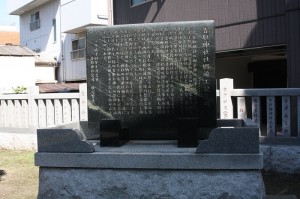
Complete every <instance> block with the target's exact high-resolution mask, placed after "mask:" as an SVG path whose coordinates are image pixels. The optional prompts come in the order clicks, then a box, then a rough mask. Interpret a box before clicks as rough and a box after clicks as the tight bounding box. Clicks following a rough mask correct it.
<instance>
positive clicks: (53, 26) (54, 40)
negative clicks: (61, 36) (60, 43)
mask: <svg viewBox="0 0 300 199" xmlns="http://www.w3.org/2000/svg"><path fill="white" fill-rule="evenodd" d="M52 28H53V42H56V19H52Z"/></svg>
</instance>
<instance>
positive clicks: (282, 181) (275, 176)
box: [262, 171, 300, 198]
mask: <svg viewBox="0 0 300 199" xmlns="http://www.w3.org/2000/svg"><path fill="white" fill-rule="evenodd" d="M262 176H263V179H264V183H265V187H266V192H267V195H295V196H297V198H300V174H280V173H273V172H265V171H263V172H262Z"/></svg>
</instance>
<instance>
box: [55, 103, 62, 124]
mask: <svg viewBox="0 0 300 199" xmlns="http://www.w3.org/2000/svg"><path fill="white" fill-rule="evenodd" d="M54 107H55V108H54V109H55V110H54V114H55V124H62V123H63V111H62V110H63V108H62V102H61V100H59V99H55V100H54Z"/></svg>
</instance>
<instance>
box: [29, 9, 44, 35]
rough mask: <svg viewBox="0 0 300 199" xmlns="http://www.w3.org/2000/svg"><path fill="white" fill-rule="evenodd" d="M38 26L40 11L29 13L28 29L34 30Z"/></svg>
mask: <svg viewBox="0 0 300 199" xmlns="http://www.w3.org/2000/svg"><path fill="white" fill-rule="evenodd" d="M40 27H41V20H40V11H37V12H35V13H33V14H31V15H30V23H29V28H30V31H34V30H37V29H39V28H40Z"/></svg>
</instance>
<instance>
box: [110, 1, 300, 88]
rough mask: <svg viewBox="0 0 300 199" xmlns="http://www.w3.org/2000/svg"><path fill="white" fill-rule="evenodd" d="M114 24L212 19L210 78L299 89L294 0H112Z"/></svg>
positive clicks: (299, 13)
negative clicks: (212, 73)
mask: <svg viewBox="0 0 300 199" xmlns="http://www.w3.org/2000/svg"><path fill="white" fill-rule="evenodd" d="M113 5H114V17H113V18H114V24H116V25H117V24H133V23H153V22H172V21H194V20H214V21H215V27H216V29H215V34H216V50H217V54H216V77H217V79H220V78H225V77H227V78H233V79H234V83H235V87H236V88H262V87H266V88H270V87H300V78H299V76H300V40H299V38H300V28H299V27H300V1H299V0H245V1H241V0H172V1H167V0H122V1H118V0H114V3H113Z"/></svg>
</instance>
